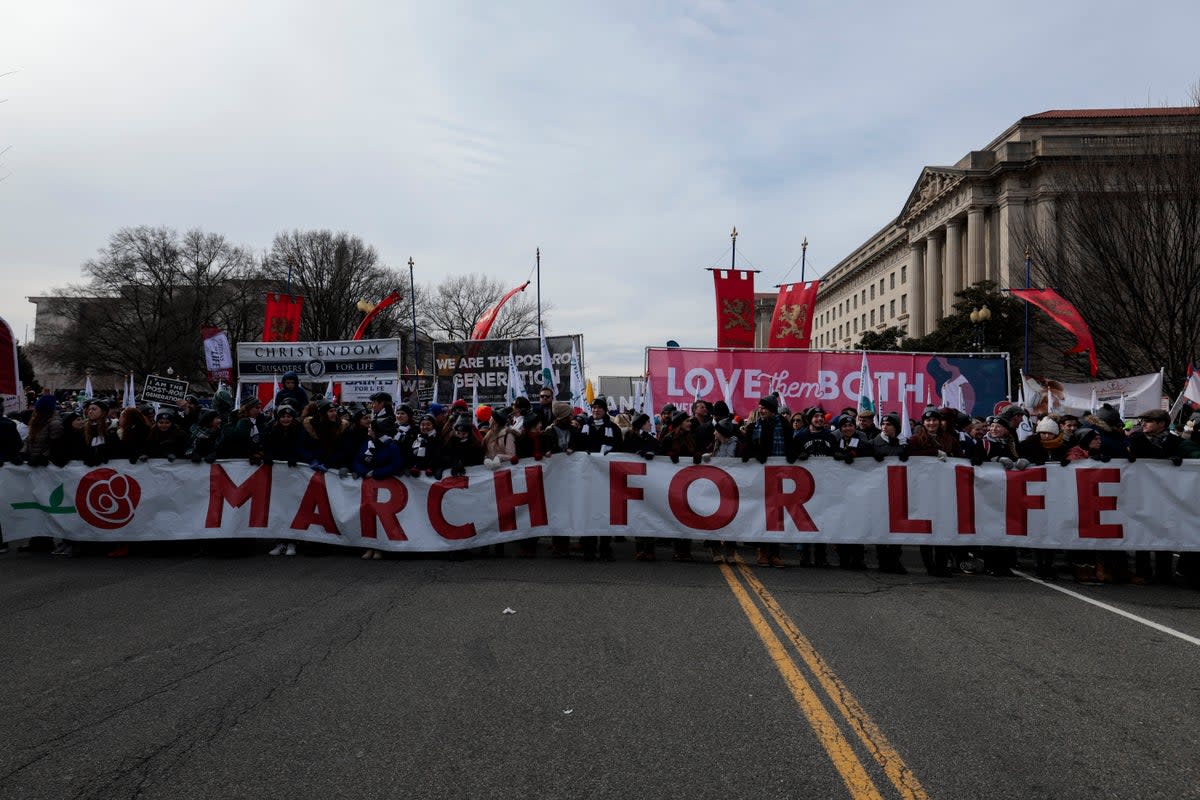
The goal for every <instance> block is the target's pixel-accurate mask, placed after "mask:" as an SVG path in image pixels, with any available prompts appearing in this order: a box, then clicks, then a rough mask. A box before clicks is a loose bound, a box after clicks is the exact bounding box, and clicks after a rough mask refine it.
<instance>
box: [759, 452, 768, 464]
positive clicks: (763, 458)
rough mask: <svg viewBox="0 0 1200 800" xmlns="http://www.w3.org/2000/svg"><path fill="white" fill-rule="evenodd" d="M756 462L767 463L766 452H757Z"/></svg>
mask: <svg viewBox="0 0 1200 800" xmlns="http://www.w3.org/2000/svg"><path fill="white" fill-rule="evenodd" d="M758 463H760V464H765V463H767V454H766V453H759V454H758Z"/></svg>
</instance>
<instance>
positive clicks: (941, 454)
mask: <svg viewBox="0 0 1200 800" xmlns="http://www.w3.org/2000/svg"><path fill="white" fill-rule="evenodd" d="M937 457H938V461H945V460H946V451H945V450H938V454H937Z"/></svg>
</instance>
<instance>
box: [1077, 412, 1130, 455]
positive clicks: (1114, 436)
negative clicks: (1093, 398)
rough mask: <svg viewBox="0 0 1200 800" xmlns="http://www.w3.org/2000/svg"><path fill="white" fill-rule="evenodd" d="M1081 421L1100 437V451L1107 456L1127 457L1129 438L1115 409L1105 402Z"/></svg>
mask: <svg viewBox="0 0 1200 800" xmlns="http://www.w3.org/2000/svg"><path fill="white" fill-rule="evenodd" d="M1083 421H1084V424H1086V425H1087V426H1088V427H1089V428H1092V429H1093V430H1094V431H1096V435H1097V436H1098V437H1099V438H1100V452H1102V453H1104V454H1105V455H1106V456H1108V457H1109V458H1126V457H1128V455H1129V438H1128V436H1127V435H1126V433H1125V425H1124V422H1123V421H1122V420H1121V414H1120V412H1119V411H1117V409H1115V408H1113V407H1112V406H1110V405H1109V404H1108V403H1105V404H1104V405H1102V406H1100V408H1098V409H1096V411H1095V413H1093V414H1088V415H1087V416H1085V417H1084V418H1083Z"/></svg>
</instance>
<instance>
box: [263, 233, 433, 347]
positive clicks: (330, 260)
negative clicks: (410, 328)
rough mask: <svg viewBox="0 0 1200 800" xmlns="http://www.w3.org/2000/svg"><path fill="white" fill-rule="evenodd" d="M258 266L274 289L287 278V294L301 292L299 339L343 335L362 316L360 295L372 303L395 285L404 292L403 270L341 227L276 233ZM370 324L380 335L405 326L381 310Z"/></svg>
mask: <svg viewBox="0 0 1200 800" xmlns="http://www.w3.org/2000/svg"><path fill="white" fill-rule="evenodd" d="M263 268H264V271H265V273H266V274H267V275H268V276H269V277H270V278H271V279H272V281H273V282H274V284H275V286H276V290H277V291H283V289H284V287H285V285H287V284H288V283H289V282H290V284H291V290H292V293H293V294H300V295H304V310H303V313H302V316H301V319H300V338H301V339H302V340H304V341H335V340H340V339H349V338H350V337H351V335H353V333H354V331H355V329H356V328H357V327H358V325H359V323H360V322H361V321H362V312H360V311H359V310H358V308H357V306H358V302H359V301H360V300H366V301H367V302H371V303H375V302H378V301H379V299H380V298H382V297H385V296H386V295H387V294H388V293H389V292H391V291H392V290H393V289H397V288H399V289H401V290H402V291H403V292H404V294H405V297H406V298H407V297H408V296H409V295H408V290H409V287H408V276H407V275H403V274H401V273H400V272H399V271H397V270H394V269H391V268H389V267H387V266H385V265H383V264H382V263H380V260H379V254H378V253H377V252H376V251H375V248H374V247H371V246H370V245H368V244H366V243H365V242H364V241H363V240H362V239H360V238H359V237H357V236H352V235H351V234H348V233H345V232H339V233H333V232H331V231H327V230H319V231H291V232H285V233H280V234H277V235H276V236H275V241H274V243H273V244H272V245H271V250H270V252H269V253H268V254H267V257H266V260H265V261H264V264H263ZM373 328H374V330H373V335H374V336H380V337H386V336H396V335H399V334H400V333H401V332H403V331H405V330H406V328H405V326H404V325H403V324H402V322H401V317H400V316H399V314H398V313H396V314H389V315H387V316H382V315H381V317H380V318H378V321H377V322H375V323H373Z"/></svg>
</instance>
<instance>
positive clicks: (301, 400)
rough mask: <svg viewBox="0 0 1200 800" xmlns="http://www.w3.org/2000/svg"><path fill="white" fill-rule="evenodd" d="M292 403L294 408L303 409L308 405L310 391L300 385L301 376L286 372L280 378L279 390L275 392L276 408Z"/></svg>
mask: <svg viewBox="0 0 1200 800" xmlns="http://www.w3.org/2000/svg"><path fill="white" fill-rule="evenodd" d="M284 403H290V404H291V406H292V408H295V409H302V408H304V407H305V406H306V405H308V392H306V391H305V390H304V387H303V386H301V385H300V376H299V375H297V374H296V373H295V372H285V373H283V377H282V378H281V379H280V380H279V391H278V392H276V393H275V408H279V406H281V405H283V404H284Z"/></svg>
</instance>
